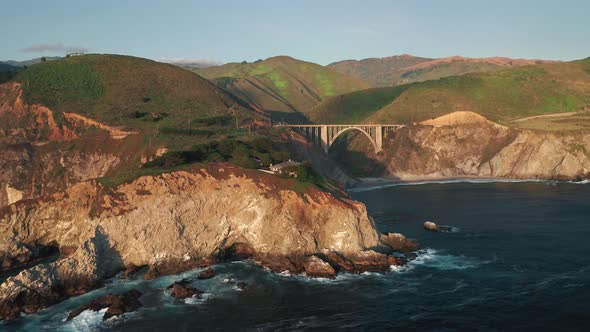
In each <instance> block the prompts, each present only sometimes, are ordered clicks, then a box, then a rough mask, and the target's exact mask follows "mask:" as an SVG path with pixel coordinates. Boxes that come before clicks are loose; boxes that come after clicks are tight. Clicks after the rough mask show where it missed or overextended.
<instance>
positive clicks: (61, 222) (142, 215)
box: [0, 164, 403, 319]
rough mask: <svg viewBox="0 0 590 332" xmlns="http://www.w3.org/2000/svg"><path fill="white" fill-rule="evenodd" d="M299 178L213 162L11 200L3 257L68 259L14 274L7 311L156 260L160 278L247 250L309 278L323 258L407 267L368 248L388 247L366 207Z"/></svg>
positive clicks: (4, 300) (359, 265) (2, 220)
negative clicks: (46, 249) (46, 252)
mask: <svg viewBox="0 0 590 332" xmlns="http://www.w3.org/2000/svg"><path fill="white" fill-rule="evenodd" d="M294 181H296V180H293V179H283V178H279V177H275V176H272V175H267V174H265V173H262V172H258V171H255V170H243V169H240V168H237V167H233V166H231V165H225V164H224V165H222V164H210V165H209V166H207V167H206V168H202V169H194V170H190V171H177V172H173V173H165V174H162V175H159V176H145V177H141V178H139V179H137V180H135V181H133V182H131V183H127V184H123V185H120V186H119V187H116V188H105V187H104V186H102V185H100V184H99V183H97V182H96V181H87V182H82V183H79V184H76V185H74V186H72V187H70V188H68V189H67V190H65V191H63V192H59V193H57V194H54V195H51V196H47V197H45V198H42V199H37V200H27V201H19V202H17V203H14V204H12V205H9V206H8V207H5V208H3V209H0V258H2V259H3V260H4V261H11V260H13V259H14V258H15V256H17V255H20V254H21V253H22V252H23V251H26V250H30V248H36V247H38V246H52V247H57V248H59V249H60V252H62V253H63V254H62V257H61V258H60V259H59V260H57V261H55V262H51V263H44V264H39V265H36V266H34V267H32V268H28V269H25V270H24V271H22V272H21V273H20V274H18V275H17V276H15V277H11V278H8V279H7V280H6V281H5V282H4V283H3V284H2V286H0V306H2V305H3V306H6V307H7V308H15V307H16V308H17V311H23V310H26V311H30V312H32V311H35V310H38V309H39V308H41V307H43V306H47V305H49V304H50V303H53V302H55V301H59V300H60V299H62V298H64V297H66V296H71V295H75V294H79V293H82V292H84V291H87V290H88V289H91V288H93V287H96V286H98V285H99V284H100V282H101V281H102V280H104V279H105V278H107V277H109V276H112V275H114V274H115V273H117V272H119V271H123V270H124V269H125V268H126V267H141V266H148V267H149V269H150V272H148V274H150V275H151V277H156V276H157V275H159V274H164V273H175V272H179V271H183V270H188V269H192V268H195V267H197V266H206V265H209V264H211V263H214V262H217V261H219V260H223V259H235V258H248V257H249V258H252V259H253V260H255V261H257V262H258V263H259V264H261V265H263V266H266V267H268V268H270V269H271V270H273V271H277V272H282V271H289V272H293V273H302V272H306V271H308V272H310V274H314V273H315V271H318V270H319V269H318V267H321V268H322V270H326V271H328V270H329V269H328V268H327V265H325V264H323V263H322V262H321V261H324V262H326V263H328V264H329V265H330V266H332V267H333V268H334V270H338V271H353V272H364V271H383V270H385V269H387V268H388V267H389V266H390V265H396V264H402V263H403V262H402V261H400V260H399V259H396V258H394V257H392V256H388V255H385V254H381V253H379V252H376V251H373V250H370V248H375V247H379V246H380V245H381V243H380V239H379V234H378V233H377V231H376V229H375V226H374V224H373V222H372V220H371V219H370V218H369V216H368V215H367V212H366V209H365V207H364V205H363V204H361V203H358V202H355V201H351V200H348V199H345V198H339V197H335V196H333V195H332V194H330V193H327V192H323V191H320V190H319V189H316V188H315V187H309V188H308V189H307V190H306V191H305V192H296V191H294V190H293V189H292V188H293V187H294V184H295V182H294ZM27 248H28V249H27ZM325 253H331V255H332V256H333V257H338V260H335V259H334V260H333V259H330V258H329V256H328V255H326V254H325ZM316 254H317V257H318V259H317V260H316V259H313V261H310V259H309V257H310V256H313V255H316ZM321 257H325V260H324V259H323V258H321ZM323 273H324V272H322V274H323ZM31 294H41V295H40V297H41V298H43V299H44V301H45V302H42V303H40V304H39V305H38V306H34V307H31V308H29V307H27V305H28V303H27V301H24V302H23V301H20V300H19V299H21V298H23V297H24V298H27V297H30V296H31ZM29 302H30V301H29ZM37 302H39V301H37ZM13 316H14V315H7V314H2V316H0V318H4V319H6V318H12V317H13Z"/></svg>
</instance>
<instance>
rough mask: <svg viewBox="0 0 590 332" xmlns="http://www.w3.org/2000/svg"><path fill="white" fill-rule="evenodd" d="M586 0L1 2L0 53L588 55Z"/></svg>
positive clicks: (224, 58) (239, 57) (237, 57)
mask: <svg viewBox="0 0 590 332" xmlns="http://www.w3.org/2000/svg"><path fill="white" fill-rule="evenodd" d="M589 16H590V1H589V0H575V1H574V0H559V1H547V0H536V1H532V0H511V1H505V0H495V1H492V0H438V1H436V0H407V1H396V0H389V1H387V0H363V1H353V0H337V1H332V0H325V1H322V0H314V1H310V0H299V1H297V0H291V1H286V0H274V1H267V0H260V1H259V0H248V1H243V0H233V1H230V0H211V1H205V0H199V1H188V0H184V1H182V0H168V1H155V0H143V1H131V0H127V1H126V0H116V1H115V0H101V1H90V0H88V1H85V0H52V1H44V0H37V1H33V0H5V1H3V2H2V9H1V11H0V27H1V28H2V31H3V32H4V37H3V41H2V43H0V60H25V59H31V58H36V57H39V56H53V55H60V56H63V55H65V54H66V53H69V52H75V51H83V52H87V53H116V54H127V55H134V56H139V57H145V58H150V59H154V60H160V61H169V60H182V59H185V60H187V61H189V60H190V61H192V60H198V61H206V62H211V63H225V62H233V61H243V60H245V61H254V60H257V59H265V58H268V57H271V56H275V55H289V56H292V57H295V58H298V59H302V60H306V61H311V62H316V63H319V64H324V65H325V64H329V63H331V62H334V61H339V60H344V59H363V58H368V57H386V56H391V55H396V54H413V55H417V56H423V57H432V58H438V57H445V56H452V55H461V56H467V57H489V56H506V57H514V58H535V59H551V60H574V59H580V58H586V57H589V56H590V21H589V20H588V17H589Z"/></svg>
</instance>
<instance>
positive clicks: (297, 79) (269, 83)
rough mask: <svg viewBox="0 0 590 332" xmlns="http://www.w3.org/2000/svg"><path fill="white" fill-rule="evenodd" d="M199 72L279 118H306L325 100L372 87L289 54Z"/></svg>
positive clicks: (289, 119)
mask: <svg viewBox="0 0 590 332" xmlns="http://www.w3.org/2000/svg"><path fill="white" fill-rule="evenodd" d="M196 72H197V73H198V74H199V75H201V76H203V77H205V78H208V79H210V80H211V81H212V82H214V83H215V84H216V85H217V86H219V87H221V88H223V89H225V90H227V91H229V92H231V93H232V94H233V95H235V96H237V97H239V98H241V99H243V100H245V101H247V102H249V103H251V104H252V105H255V106H256V107H257V108H259V109H261V110H264V111H266V112H268V113H269V114H271V115H272V117H273V119H275V120H277V121H305V114H306V113H307V112H308V111H309V110H311V109H312V108H313V107H314V106H316V105H318V104H319V103H320V102H322V101H323V100H325V99H327V98H329V97H332V96H336V95H340V94H343V93H348V92H352V91H357V90H362V89H366V88H368V87H369V85H368V84H367V83H365V82H364V81H362V80H360V79H357V78H353V77H349V76H347V75H343V74H341V73H338V72H336V71H334V70H331V69H328V68H326V67H323V66H320V65H317V64H314V63H310V62H304V61H300V60H296V59H293V58H291V57H287V56H278V57H272V58H269V59H266V60H264V61H257V62H255V63H229V64H225V65H223V66H217V67H209V68H203V69H198V70H196Z"/></svg>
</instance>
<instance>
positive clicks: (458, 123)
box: [381, 112, 590, 180]
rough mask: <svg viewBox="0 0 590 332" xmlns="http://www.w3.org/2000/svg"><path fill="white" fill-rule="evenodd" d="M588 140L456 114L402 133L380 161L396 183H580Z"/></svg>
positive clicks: (587, 171)
mask: <svg viewBox="0 0 590 332" xmlns="http://www.w3.org/2000/svg"><path fill="white" fill-rule="evenodd" d="M589 152H590V134H586V133H581V132H569V133H559V132H548V131H547V132H545V131H534V130H527V129H516V128H510V127H506V126H502V125H499V124H497V123H494V122H491V121H488V120H486V119H485V118H483V117H481V116H480V115H477V114H474V113H470V112H458V113H452V114H449V115H446V116H444V117H440V118H437V119H433V120H429V121H425V122H423V123H422V124H421V125H419V126H415V127H408V128H404V129H402V130H401V131H400V132H398V133H397V134H396V135H395V136H394V137H391V138H390V145H389V146H388V147H387V148H386V151H385V153H384V155H383V156H382V157H381V160H382V161H383V162H384V164H385V166H386V172H387V173H388V174H389V175H390V176H394V177H398V178H400V179H402V180H411V179H414V178H441V177H462V176H477V177H498V178H514V179H557V180H580V179H585V178H588V176H589V175H590V154H589Z"/></svg>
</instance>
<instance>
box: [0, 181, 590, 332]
mask: <svg viewBox="0 0 590 332" xmlns="http://www.w3.org/2000/svg"><path fill="white" fill-rule="evenodd" d="M352 195H353V197H354V198H355V199H357V200H360V201H363V202H364V203H365V204H366V205H367V207H368V209H369V212H370V214H371V215H372V216H373V217H374V219H375V223H376V225H377V227H378V228H379V230H380V231H391V232H401V233H404V234H406V236H408V237H409V238H412V239H415V240H417V241H418V242H420V243H421V244H422V246H423V248H424V249H423V250H421V251H420V254H419V257H418V259H416V260H415V261H413V262H411V263H410V264H409V265H407V266H405V267H401V268H397V269H395V270H392V271H391V272H388V273H366V274H362V275H353V274H342V275H339V276H338V277H337V278H336V279H335V280H323V279H309V278H306V277H305V276H289V275H281V274H274V273H271V272H268V271H266V270H264V269H262V268H259V267H257V266H255V265H253V264H251V263H248V262H238V263H227V264H220V265H218V266H216V267H215V268H216V269H217V270H218V276H217V277H215V278H213V279H210V280H196V275H197V274H198V273H199V270H194V271H189V272H186V273H183V274H180V275H173V276H165V277H161V278H158V279H156V280H152V281H144V280H142V279H141V278H139V277H138V278H136V279H133V280H122V279H119V278H114V279H112V280H110V281H109V283H108V284H107V285H106V286H105V287H104V288H102V289H99V290H96V291H93V292H90V293H88V294H85V295H83V296H80V297H77V298H72V299H69V300H67V301H65V302H62V303H60V304H57V305H55V306H54V307H52V308H49V309H47V310H44V311H42V312H40V313H37V314H32V315H26V316H23V317H22V318H21V319H20V320H18V321H16V322H13V323H8V324H7V323H0V329H1V330H10V331H42V330H60V331H110V330H115V331H162V330H172V331H195V330H208V331H215V330H234V331H241V330H252V331H276V330H293V331H298V330H322V331H325V330H335V329H340V330H354V331H378V330H395V331H408V330H412V331H515V330H517V331H555V330H560V331H590V185H589V184H574V183H550V182H522V183H509V182H506V183H498V182H486V183H477V182H476V183H466V182H456V181H455V182H454V183H438V184H422V185H404V186H386V187H383V188H373V189H371V190H366V189H365V190H357V191H355V192H353V193H352ZM425 220H431V221H434V222H437V223H438V224H440V225H449V226H452V227H453V231H452V232H448V233H431V232H426V231H424V230H423V229H422V223H423V222H424V221H425ZM183 278H193V279H195V280H194V282H193V284H194V285H195V286H196V287H197V288H199V289H201V290H203V291H206V296H205V297H204V298H203V299H199V300H197V299H189V300H186V301H178V300H174V299H172V298H171V296H170V295H169V292H168V291H167V290H166V289H165V288H166V286H168V285H169V284H171V283H172V282H173V281H175V280H180V279H183ZM227 279H232V280H234V281H245V282H246V283H247V289H246V290H244V291H240V290H238V289H237V288H235V287H234V285H233V284H231V283H228V282H227V281H228V280H227ZM132 288H136V289H139V290H140V291H142V292H143V293H144V295H143V296H142V298H141V299H140V300H141V302H142V303H143V304H144V307H143V308H141V309H140V310H138V311H137V312H134V313H131V314H126V315H124V316H123V317H119V318H113V319H110V320H107V321H105V322H102V320H101V317H102V313H100V312H99V313H95V312H88V311H87V312H84V313H83V314H82V315H80V316H78V317H77V318H75V319H74V320H72V321H70V322H65V321H64V320H65V317H66V316H67V314H68V312H69V311H70V310H72V309H73V308H75V307H77V306H79V305H81V304H83V303H86V302H88V301H89V300H90V299H92V298H95V297H99V296H103V295H105V294H108V293H111V292H122V291H124V290H126V289H132Z"/></svg>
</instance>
